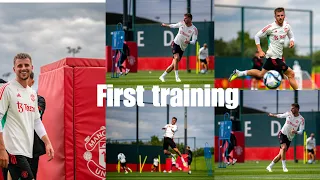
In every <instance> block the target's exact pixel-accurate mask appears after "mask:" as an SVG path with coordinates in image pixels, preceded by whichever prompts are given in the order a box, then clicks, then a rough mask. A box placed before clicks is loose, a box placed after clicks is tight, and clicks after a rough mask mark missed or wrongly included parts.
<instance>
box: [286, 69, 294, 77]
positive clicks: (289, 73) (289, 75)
mask: <svg viewBox="0 0 320 180" xmlns="http://www.w3.org/2000/svg"><path fill="white" fill-rule="evenodd" d="M287 76H288V78H294V77H295V73H294V71H292V70H291V71H289V72H288V73H287Z"/></svg>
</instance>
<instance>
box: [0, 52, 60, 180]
mask: <svg viewBox="0 0 320 180" xmlns="http://www.w3.org/2000/svg"><path fill="white" fill-rule="evenodd" d="M13 64H14V67H13V70H14V72H15V73H16V79H15V80H12V81H10V82H8V83H6V84H5V85H3V86H2V87H1V89H0V119H2V120H3V121H2V124H3V125H2V126H0V166H1V167H3V168H8V170H9V172H8V176H9V177H10V176H11V177H12V179H19V178H20V179H28V180H29V179H35V177H34V175H33V173H32V170H31V165H30V159H31V158H32V157H33V153H32V152H33V140H34V131H36V133H37V134H38V136H39V137H41V139H42V141H43V142H44V144H45V147H46V153H47V155H48V156H49V161H50V160H52V159H53V157H54V150H53V148H52V145H51V142H50V140H49V137H48V135H47V133H46V130H45V128H44V126H43V124H42V122H41V119H40V113H39V111H38V101H37V94H36V93H35V91H34V90H32V89H31V88H30V87H29V86H28V79H29V76H30V73H31V71H32V69H33V66H32V59H31V57H30V55H28V54H26V53H19V54H17V55H16V56H15V57H14V62H13ZM4 116H5V118H3V117H4ZM9 157H10V158H9Z"/></svg>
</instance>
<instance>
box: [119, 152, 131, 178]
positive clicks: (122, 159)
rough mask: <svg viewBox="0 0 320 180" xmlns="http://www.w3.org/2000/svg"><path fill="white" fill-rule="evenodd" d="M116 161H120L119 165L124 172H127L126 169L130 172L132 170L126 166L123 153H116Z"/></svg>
mask: <svg viewBox="0 0 320 180" xmlns="http://www.w3.org/2000/svg"><path fill="white" fill-rule="evenodd" d="M118 161H120V165H121V167H122V169H123V170H124V172H125V174H128V171H127V170H129V171H130V172H132V170H131V169H130V168H129V167H127V161H126V156H125V155H124V154H123V153H119V154H118Z"/></svg>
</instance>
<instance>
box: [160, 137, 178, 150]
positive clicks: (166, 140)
mask: <svg viewBox="0 0 320 180" xmlns="http://www.w3.org/2000/svg"><path fill="white" fill-rule="evenodd" d="M169 146H170V147H171V148H172V149H173V148H176V147H177V146H176V143H175V142H174V141H173V139H171V138H168V137H165V138H164V139H163V150H168V149H169Z"/></svg>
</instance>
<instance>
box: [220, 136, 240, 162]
mask: <svg viewBox="0 0 320 180" xmlns="http://www.w3.org/2000/svg"><path fill="white" fill-rule="evenodd" d="M226 142H228V147H227V148H226V150H225V152H224V153H225V155H224V157H226V160H227V165H228V166H229V165H230V164H231V163H230V159H232V165H234V164H235V163H236V162H237V159H235V158H233V157H231V156H230V154H231V152H232V151H233V150H234V147H235V146H237V138H236V136H235V135H234V133H233V131H231V134H230V140H224V141H223V143H222V146H221V147H223V146H224V145H225V143H226ZM221 147H220V148H221Z"/></svg>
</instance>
